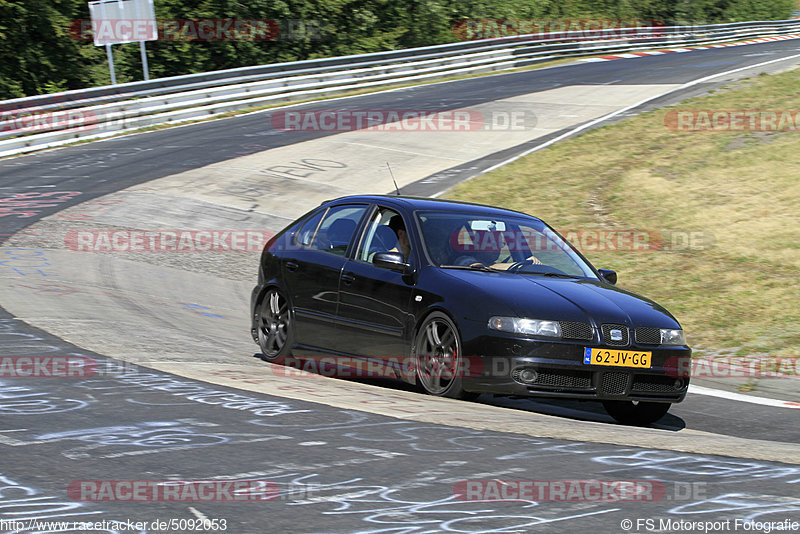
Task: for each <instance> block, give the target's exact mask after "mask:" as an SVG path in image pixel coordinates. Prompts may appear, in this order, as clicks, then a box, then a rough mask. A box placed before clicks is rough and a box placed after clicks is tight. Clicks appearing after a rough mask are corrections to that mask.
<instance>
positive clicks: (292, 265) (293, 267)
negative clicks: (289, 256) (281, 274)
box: [286, 261, 300, 272]
mask: <svg viewBox="0 0 800 534" xmlns="http://www.w3.org/2000/svg"><path fill="white" fill-rule="evenodd" d="M286 268H287V269H289V270H290V271H292V272H294V271H296V270H297V269H299V268H300V264H299V263H295V262H293V261H287V262H286Z"/></svg>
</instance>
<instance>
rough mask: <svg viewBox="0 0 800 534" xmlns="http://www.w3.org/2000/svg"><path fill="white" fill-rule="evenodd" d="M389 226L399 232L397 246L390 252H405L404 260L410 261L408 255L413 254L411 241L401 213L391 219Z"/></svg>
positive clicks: (396, 232)
mask: <svg viewBox="0 0 800 534" xmlns="http://www.w3.org/2000/svg"><path fill="white" fill-rule="evenodd" d="M389 228H391V229H392V230H394V233H395V234H397V247H395V248H394V249H392V250H391V251H390V252H400V253H402V254H403V260H405V261H408V256H409V254H411V242H410V241H409V240H408V232H407V231H406V225H405V223H404V222H403V218H402V217H401V216H400V215H395V216H394V217H392V218H391V219H389Z"/></svg>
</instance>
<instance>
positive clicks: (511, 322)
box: [489, 317, 561, 337]
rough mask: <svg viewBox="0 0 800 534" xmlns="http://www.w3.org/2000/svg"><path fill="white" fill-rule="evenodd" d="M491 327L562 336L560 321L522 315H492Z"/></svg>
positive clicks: (515, 331)
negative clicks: (525, 317)
mask: <svg viewBox="0 0 800 534" xmlns="http://www.w3.org/2000/svg"><path fill="white" fill-rule="evenodd" d="M489 328H491V329H492V330H500V331H501V332H511V333H513V334H527V335H530V336H545V337H561V326H559V324H558V321H542V320H540V319H523V318H520V317H492V318H491V319H489Z"/></svg>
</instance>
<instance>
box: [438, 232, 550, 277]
mask: <svg viewBox="0 0 800 534" xmlns="http://www.w3.org/2000/svg"><path fill="white" fill-rule="evenodd" d="M506 244H507V243H506V239H505V236H504V235H503V232H498V233H497V236H496V247H495V246H493V247H492V249H491V250H477V249H476V250H474V251H472V253H471V254H465V255H462V256H459V257H457V258H456V260H455V261H454V262H453V263H454V264H455V265H463V266H467V267H491V268H493V269H501V270H508V269H509V268H510V267H511V266H512V265H514V264H516V263H523V262H528V263H530V264H531V265H542V262H541V261H539V259H538V258H536V256H534V255H533V254H531V255H530V256H529V257H528V258H526V259H525V260H523V261H520V262H517V261H515V260H514V258H513V257H512V256H511V254H509V255H508V256H507V257H505V258H503V259H502V260H501V259H500V258H499V257H498V255H499V254H498V253H499V250H500V249H502V248H503V247H504V246H506Z"/></svg>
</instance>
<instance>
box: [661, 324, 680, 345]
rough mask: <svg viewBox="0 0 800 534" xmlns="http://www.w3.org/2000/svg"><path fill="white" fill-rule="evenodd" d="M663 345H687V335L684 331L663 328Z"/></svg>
mask: <svg viewBox="0 0 800 534" xmlns="http://www.w3.org/2000/svg"><path fill="white" fill-rule="evenodd" d="M661 344H662V345H686V335H685V334H684V333H683V330H680V329H677V330H673V329H669V328H662V329H661Z"/></svg>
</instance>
